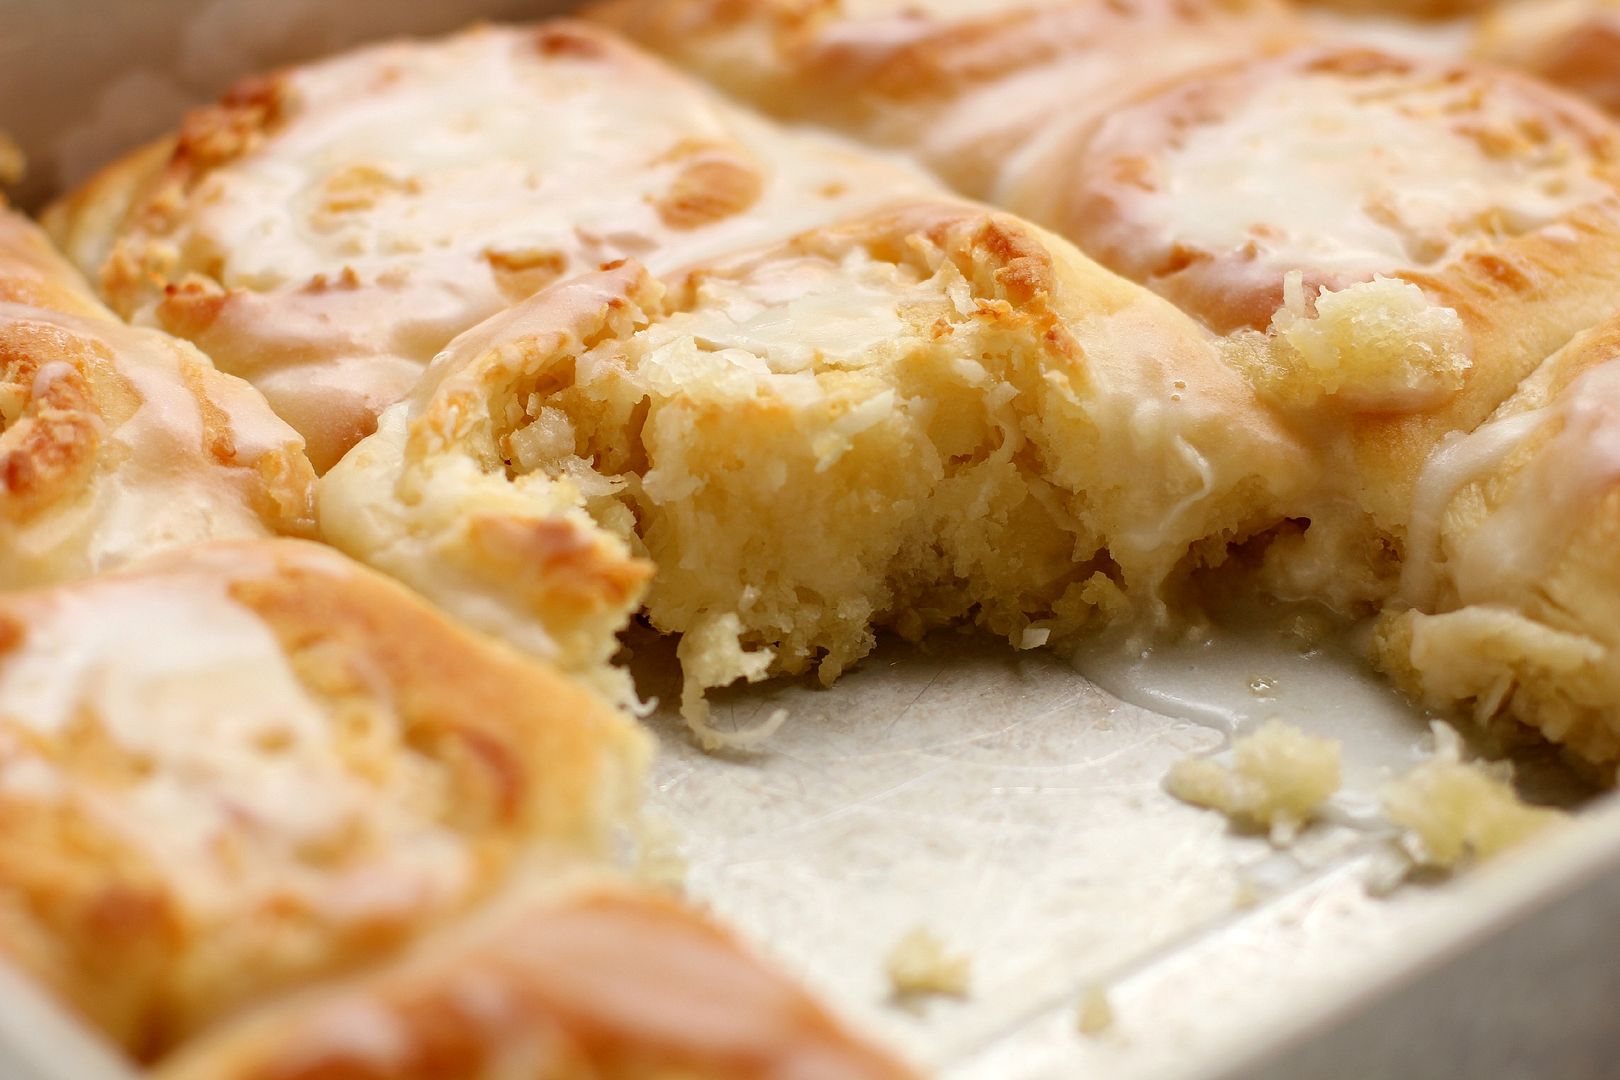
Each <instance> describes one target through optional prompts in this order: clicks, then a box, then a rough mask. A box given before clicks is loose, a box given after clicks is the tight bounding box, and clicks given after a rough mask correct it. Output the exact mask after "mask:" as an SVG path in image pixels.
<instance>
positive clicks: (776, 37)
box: [587, 0, 1304, 213]
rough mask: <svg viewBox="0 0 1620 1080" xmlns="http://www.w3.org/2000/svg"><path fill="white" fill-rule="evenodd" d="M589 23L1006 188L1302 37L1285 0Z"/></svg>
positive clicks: (606, 11) (675, 10)
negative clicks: (1119, 115)
mask: <svg viewBox="0 0 1620 1080" xmlns="http://www.w3.org/2000/svg"><path fill="white" fill-rule="evenodd" d="M587 15H588V16H589V17H590V18H593V19H596V20H599V21H601V22H604V23H606V24H608V25H610V26H612V27H613V28H615V29H616V30H619V31H621V32H623V33H625V34H627V35H629V36H630V37H632V38H634V39H636V40H638V41H640V42H641V43H642V44H644V45H647V46H648V47H649V48H651V49H653V51H655V52H658V53H661V54H663V55H666V56H669V57H671V58H672V59H674V60H676V61H677V62H678V63H679V64H681V65H682V66H683V67H686V68H689V69H690V70H692V71H694V72H697V73H698V74H700V75H702V76H703V77H704V78H706V79H708V80H710V81H712V82H713V83H715V84H716V85H718V86H720V87H723V88H724V89H726V90H729V91H731V92H732V93H733V94H735V95H736V96H738V97H740V98H741V99H743V100H744V101H747V102H749V103H750V104H753V105H755V106H757V107H759V108H762V109H764V110H765V111H766V112H768V113H770V114H772V115H774V116H777V117H781V118H784V119H790V120H809V121H814V122H816V123H819V124H823V125H827V126H830V127H834V128H837V129H839V130H841V131H844V132H847V133H849V134H851V135H855V136H857V137H858V138H860V139H862V140H863V141H865V142H869V143H874V144H877V145H880V146H886V147H891V148H894V149H897V150H901V151H905V152H906V153H908V154H910V155H912V156H913V157H915V158H916V159H917V160H919V161H921V162H923V163H924V164H926V165H927V166H928V167H929V168H931V169H933V170H934V171H935V172H936V173H938V174H939V175H940V176H941V177H943V178H944V179H945V180H946V181H948V182H949V183H950V184H952V185H953V186H954V187H956V188H957V189H958V190H960V191H962V192H964V193H966V194H968V195H971V196H974V197H975V198H982V199H988V200H990V201H991V202H996V203H1000V204H1001V205H1004V206H1006V207H1007V208H1008V209H1010V210H1014V211H1017V212H1020V213H1022V212H1023V211H1022V209H1021V208H1020V207H1019V206H1018V205H1017V204H1016V203H1013V202H1011V201H1009V200H1008V198H1007V193H1008V192H1009V191H1012V190H1015V189H1016V188H1017V187H1018V186H1019V179H1020V177H1021V175H1022V174H1023V172H1024V170H1025V168H1026V166H1027V163H1028V162H1029V161H1031V160H1034V159H1038V158H1039V157H1040V155H1041V152H1042V150H1043V148H1044V147H1045V146H1046V145H1048V144H1049V143H1053V142H1061V141H1062V140H1063V139H1064V138H1065V137H1066V136H1067V134H1068V133H1070V132H1073V131H1076V130H1080V129H1083V128H1084V127H1086V126H1088V125H1089V124H1090V122H1091V121H1093V120H1095V119H1096V118H1097V117H1099V116H1102V115H1104V114H1105V113H1106V112H1107V111H1108V110H1109V109H1110V108H1112V107H1113V106H1115V105H1117V104H1119V103H1120V102H1122V101H1124V100H1128V99H1129V98H1130V97H1132V96H1133V95H1135V94H1136V93H1139V92H1141V91H1143V90H1144V89H1147V88H1148V87H1151V86H1153V85H1154V84H1156V83H1158V82H1160V81H1162V80H1164V79H1167V78H1170V77H1171V76H1174V75H1176V74H1178V73H1180V72H1184V71H1187V70H1191V69H1193V68H1197V67H1201V66H1203V65H1205V64H1210V63H1215V62H1218V61H1222V60H1230V59H1233V58H1236V57H1245V56H1256V55H1264V54H1266V53H1269V52H1274V51H1277V50H1278V49H1280V48H1282V47H1285V46H1287V45H1291V44H1295V43H1297V42H1299V41H1301V40H1303V37H1304V30H1303V29H1302V27H1301V26H1300V25H1299V24H1298V23H1297V22H1296V21H1295V20H1294V19H1292V18H1291V17H1290V15H1289V10H1288V8H1287V6H1286V5H1285V4H1283V3H1281V2H1279V0H1058V2H1051V0H996V2H994V3H987V4H986V3H981V4H962V3H953V2H950V0H920V2H919V0H828V2H825V3H805V2H802V0H696V2H693V0H608V2H606V3H600V4H597V5H595V6H593V7H591V8H588V9H587Z"/></svg>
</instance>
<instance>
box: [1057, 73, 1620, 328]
mask: <svg viewBox="0 0 1620 1080" xmlns="http://www.w3.org/2000/svg"><path fill="white" fill-rule="evenodd" d="M1318 98H1319V99H1320V104H1319V105H1313V104H1311V103H1312V102H1313V100H1316V99H1318ZM1288 102H1298V103H1299V104H1298V105H1297V106H1295V107H1292V108H1291V107H1290V106H1289V105H1288V104H1287V103H1288ZM1328 124H1337V125H1339V128H1338V129H1329V128H1327V127H1326V125H1328ZM1408 126H1409V127H1411V128H1412V129H1413V130H1412V132H1411V134H1410V136H1408V135H1407V134H1406V132H1405V131H1404V130H1399V129H1401V128H1404V127H1408ZM1424 129H1426V131H1425V130H1424ZM1323 130H1341V134H1340V136H1339V144H1340V147H1341V150H1342V149H1343V147H1344V146H1347V145H1352V144H1353V145H1354V147H1355V149H1356V151H1357V157H1356V159H1355V160H1354V162H1353V163H1351V162H1347V163H1345V164H1344V166H1343V167H1342V168H1341V169H1338V171H1339V172H1340V173H1352V172H1353V173H1359V174H1361V175H1362V176H1364V177H1365V180H1362V179H1359V178H1358V179H1357V180H1354V181H1346V182H1343V183H1341V184H1340V185H1339V186H1338V187H1334V188H1329V189H1328V191H1327V194H1326V195H1323V194H1319V193H1318V192H1317V191H1316V190H1309V189H1311V188H1319V187H1322V186H1323V181H1324V179H1325V177H1324V176H1322V175H1319V173H1318V161H1320V160H1323V159H1324V158H1325V155H1326V151H1328V150H1331V144H1329V143H1327V142H1323V143H1321V144H1320V145H1319V144H1318V142H1317V140H1318V139H1320V138H1321V135H1320V132H1321V131H1323ZM1425 137H1426V138H1427V139H1428V140H1429V143H1430V145H1431V146H1433V145H1438V144H1446V143H1452V144H1454V146H1452V147H1451V148H1450V149H1449V150H1448V152H1449V153H1451V154H1452V155H1454V157H1455V160H1454V161H1450V162H1448V164H1450V165H1451V166H1452V169H1451V170H1450V172H1451V175H1448V176H1446V177H1445V178H1443V179H1442V178H1439V177H1431V176H1425V175H1423V174H1422V172H1421V171H1411V172H1407V171H1404V170H1407V169H1412V168H1414V167H1413V166H1408V165H1407V164H1406V159H1407V158H1411V157H1414V155H1415V153H1421V152H1422V149H1423V148H1422V146H1421V145H1420V144H1421V142H1422V140H1423V139H1424V138H1425ZM1207 140H1221V141H1223V142H1224V144H1225V145H1226V146H1228V147H1231V150H1230V151H1229V152H1230V153H1231V154H1232V155H1233V159H1234V160H1235V158H1236V157H1237V156H1241V155H1244V154H1253V155H1257V157H1258V160H1256V161H1253V162H1251V164H1252V165H1253V169H1254V172H1253V174H1251V175H1249V176H1247V177H1245V178H1242V179H1239V178H1237V177H1234V176H1232V175H1230V174H1229V172H1228V171H1219V172H1217V171H1214V170H1218V169H1221V167H1222V166H1224V165H1227V164H1229V161H1228V159H1227V158H1226V157H1224V156H1221V155H1220V152H1219V150H1212V149H1211V148H1208V147H1206V146H1205V145H1204V142H1205V141H1207ZM1402 140H1406V141H1402ZM1064 158H1065V159H1066V160H1065V162H1064V165H1063V167H1062V168H1060V169H1054V170H1053V171H1052V172H1050V173H1049V174H1047V175H1045V176H1043V177H1042V179H1043V181H1044V182H1045V184H1046V185H1047V189H1048V197H1049V198H1050V199H1052V200H1054V202H1053V205H1052V207H1051V209H1050V210H1049V211H1048V212H1047V213H1046V215H1045V216H1048V217H1050V218H1051V219H1052V223H1053V225H1054V227H1056V228H1057V229H1058V231H1060V232H1062V233H1064V235H1067V236H1069V237H1071V238H1073V239H1075V240H1076V241H1077V242H1078V243H1079V244H1080V245H1081V247H1082V248H1083V249H1085V250H1086V251H1087V252H1089V253H1091V254H1092V255H1094V256H1095V257H1097V258H1098V259H1100V260H1101V261H1102V262H1103V263H1105V264H1106V265H1109V266H1111V267H1113V268H1114V269H1116V270H1118V271H1119V272H1120V273H1123V274H1125V275H1126V276H1127V277H1130V278H1132V279H1133V280H1136V281H1142V282H1144V283H1147V284H1150V285H1151V286H1152V287H1153V288H1155V289H1156V290H1158V291H1159V292H1162V293H1163V294H1165V295H1166V296H1168V297H1169V298H1170V299H1172V300H1173V301H1175V302H1176V303H1178V304H1180V305H1181V306H1182V307H1183V308H1184V309H1186V310H1188V311H1190V312H1192V313H1193V314H1195V315H1197V316H1199V317H1200V318H1202V319H1204V320H1205V321H1206V322H1208V323H1209V324H1210V325H1211V326H1213V327H1215V328H1216V329H1217V330H1220V331H1222V332H1228V331H1231V330H1233V329H1237V328H1240V327H1249V328H1253V329H1262V328H1264V327H1265V326H1266V325H1267V324H1268V323H1269V322H1270V320H1271V316H1272V315H1273V313H1275V312H1276V311H1277V309H1278V308H1280V307H1281V306H1282V303H1283V281H1284V278H1285V276H1286V275H1287V274H1288V273H1290V272H1299V273H1301V274H1302V275H1303V282H1302V283H1303V285H1304V286H1305V288H1306V289H1307V290H1308V291H1309V292H1310V293H1312V294H1314V292H1316V291H1317V290H1320V289H1323V288H1327V289H1333V290H1338V289H1342V288H1344V287H1346V286H1347V285H1350V284H1353V283H1355V282H1358V281H1365V280H1368V279H1370V278H1371V277H1372V276H1373V275H1374V274H1375V273H1382V274H1386V275H1400V276H1418V275H1423V276H1424V278H1425V280H1424V281H1423V283H1424V284H1429V283H1430V282H1433V283H1434V284H1435V285H1438V286H1441V287H1443V286H1444V282H1445V279H1446V276H1447V273H1448V271H1449V269H1450V266H1451V264H1452V263H1453V262H1454V260H1455V259H1457V258H1458V257H1462V256H1471V257H1473V258H1474V259H1475V260H1476V261H1475V263H1474V265H1473V266H1471V267H1469V268H1468V269H1466V270H1464V271H1462V273H1461V276H1463V277H1473V276H1477V275H1478V274H1479V273H1485V274H1489V273H1491V272H1492V268H1493V264H1492V263H1491V262H1490V261H1489V260H1491V259H1492V258H1493V256H1496V255H1497V254H1498V253H1508V254H1507V259H1504V260H1501V261H1499V262H1497V263H1495V264H1494V265H1495V266H1500V267H1502V268H1503V269H1504V270H1506V271H1508V272H1511V268H1510V267H1508V266H1507V265H1506V263H1507V260H1510V259H1511V257H1512V256H1511V252H1512V250H1513V241H1514V240H1515V239H1517V238H1518V237H1519V236H1520V235H1522V234H1524V233H1526V232H1530V231H1534V230H1536V229H1538V228H1542V227H1545V226H1546V225H1548V224H1551V223H1552V222H1553V221H1556V220H1559V219H1561V218H1563V217H1565V216H1567V215H1568V214H1569V213H1573V212H1575V211H1577V210H1579V209H1580V208H1581V207H1582V206H1583V199H1582V198H1581V197H1580V196H1581V195H1582V194H1584V198H1585V199H1586V200H1591V201H1601V200H1603V199H1605V198H1607V199H1609V201H1611V202H1612V201H1613V200H1612V197H1613V196H1614V195H1615V193H1616V192H1620V130H1617V129H1616V128H1615V127H1614V125H1612V124H1610V123H1608V122H1607V121H1606V120H1605V119H1604V118H1603V117H1601V116H1599V115H1597V114H1596V113H1595V112H1593V111H1592V110H1590V109H1588V108H1585V107H1584V106H1583V105H1582V104H1581V103H1579V102H1577V101H1575V100H1573V99H1571V98H1569V97H1567V96H1565V95H1562V94H1558V93H1556V92H1553V91H1549V90H1547V89H1546V88H1545V87H1543V86H1541V85H1540V84H1537V83H1535V82H1534V81H1532V80H1528V79H1521V78H1517V77H1514V76H1511V75H1508V74H1505V73H1500V72H1495V71H1491V70H1490V69H1484V68H1471V67H1466V66H1460V65H1454V64H1441V63H1436V62H1433V61H1425V60H1414V59H1410V58H1406V57H1398V56H1394V55H1391V54H1387V53H1382V52H1378V51H1375V50H1371V49H1327V50H1307V51H1303V52H1297V53H1293V54H1290V55H1288V56H1285V57H1282V58H1280V59H1275V60H1264V61H1255V62H1248V63H1239V64H1233V65H1229V66H1226V67H1222V68H1218V69H1212V70H1208V71H1204V72H1200V73H1196V74H1193V75H1189V76H1187V77H1185V78H1183V79H1181V80H1179V81H1177V82H1175V83H1173V84H1170V85H1167V86H1166V87H1164V88H1163V89H1162V90H1160V91H1159V92H1157V93H1154V94H1151V95H1148V96H1146V97H1143V98H1142V99H1140V100H1138V101H1137V102H1135V103H1133V104H1131V105H1129V106H1127V107H1125V108H1123V109H1121V110H1119V111H1117V112H1115V113H1114V114H1112V115H1110V116H1109V117H1108V118H1107V119H1106V121H1104V122H1103V123H1101V124H1100V125H1098V126H1097V127H1096V128H1095V129H1093V130H1090V131H1087V132H1085V133H1084V134H1083V135H1082V136H1081V137H1080V138H1079V139H1078V140H1077V141H1076V142H1075V143H1074V145H1072V146H1071V147H1069V148H1068V149H1067V150H1066V151H1065V154H1064ZM1498 162H1501V163H1503V164H1502V165H1501V166H1498V164H1497V163H1498ZM1436 164H1439V162H1438V161H1435V162H1427V161H1426V162H1424V163H1423V165H1422V166H1419V167H1416V168H1417V169H1419V170H1420V169H1421V168H1423V167H1429V166H1431V165H1436ZM1327 167H1328V166H1326V165H1323V166H1321V168H1324V169H1325V168H1327ZM1465 170H1466V172H1465ZM1469 174H1472V175H1469ZM1465 176H1466V178H1467V180H1468V181H1469V182H1470V183H1472V184H1476V185H1479V186H1480V187H1482V188H1483V189H1484V191H1483V193H1482V196H1480V195H1473V194H1472V193H1471V192H1464V193H1463V194H1462V195H1454V196H1453V197H1454V198H1472V199H1475V200H1477V201H1478V202H1479V203H1480V205H1479V206H1477V207H1475V206H1473V205H1471V204H1470V205H1466V206H1462V207H1459V208H1456V209H1453V208H1452V207H1450V206H1446V205H1444V204H1443V203H1442V204H1441V205H1439V206H1436V205H1431V200H1434V199H1436V198H1438V193H1431V192H1429V191H1427V190H1424V189H1425V188H1426V187H1427V186H1428V185H1431V184H1436V183H1440V184H1444V183H1446V182H1452V181H1453V180H1457V181H1460V180H1462V179H1463V178H1464V177H1465ZM1329 182H1331V181H1329ZM1542 184H1545V185H1546V187H1547V188H1548V189H1549V190H1551V191H1556V190H1559V185H1563V186H1566V187H1567V186H1572V185H1583V184H1584V187H1579V188H1577V191H1576V192H1572V193H1571V196H1570V197H1569V198H1567V199H1565V200H1562V202H1563V204H1564V205H1563V206H1562V210H1563V212H1562V213H1559V212H1557V210H1556V209H1554V210H1553V211H1551V212H1545V211H1542V208H1541V207H1540V206H1539V205H1538V206H1537V207H1536V209H1535V210H1530V209H1528V208H1527V207H1528V206H1529V204H1530V203H1531V200H1532V199H1540V198H1541V197H1542V196H1543V192H1542V190H1541V185H1542ZM1205 185H1207V186H1208V190H1206V189H1205ZM1222 185H1225V186H1227V187H1228V188H1230V194H1229V195H1227V197H1225V198H1222V195H1223V192H1222V191H1221V190H1220V188H1221V186H1222ZM1414 189H1415V190H1414ZM1324 199H1325V200H1329V201H1323V200H1324ZM1341 200H1342V201H1341ZM1176 202H1180V203H1182V204H1183V207H1184V208H1185V209H1183V210H1178V208H1177V207H1176V206H1175V205H1174V203H1176ZM1318 202H1320V203H1322V205H1321V206H1320V207H1319V208H1315V207H1313V204H1314V203H1318ZM1547 202H1548V203H1549V204H1554V205H1555V206H1556V204H1558V203H1559V202H1560V200H1557V199H1555V198H1550V199H1547ZM1160 204H1169V205H1160ZM1296 207H1313V210H1317V211H1318V212H1320V213H1321V215H1322V216H1321V217H1320V218H1315V219H1313V218H1310V217H1306V216H1304V213H1303V212H1302V211H1297V210H1296V209H1295V208H1296ZM1611 211H1612V207H1611ZM1183 213H1184V214H1185V215H1186V216H1181V215H1182V214H1183ZM1611 216H1612V214H1611ZM1200 217H1201V218H1202V219H1203V220H1199V218H1200ZM1210 218H1213V219H1214V220H1213V221H1211V220H1209V219H1210ZM1525 219H1527V220H1525ZM1572 257H1578V256H1575V255H1574V253H1572ZM1499 283H1500V284H1503V285H1510V284H1512V283H1511V282H1510V281H1509V280H1508V279H1507V278H1506V276H1505V275H1504V276H1502V277H1501V279H1500V282H1499Z"/></svg>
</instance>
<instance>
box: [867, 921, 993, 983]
mask: <svg viewBox="0 0 1620 1080" xmlns="http://www.w3.org/2000/svg"><path fill="white" fill-rule="evenodd" d="M884 970H885V971H886V972H887V974H888V976H889V986H890V987H891V988H892V989H893V991H894V993H895V995H896V996H898V997H915V996H920V995H925V994H940V995H946V996H950V997H966V996H967V992H968V986H969V982H970V979H971V976H972V961H971V960H970V959H969V958H968V957H967V956H966V955H964V954H952V953H950V952H947V951H946V949H945V943H944V942H942V941H941V940H940V939H939V938H938V937H937V936H935V935H934V934H933V933H932V932H931V931H929V930H928V929H926V928H924V927H918V928H917V929H915V930H913V931H911V932H910V933H909V934H907V935H906V936H905V937H903V938H901V939H900V941H899V942H898V943H897V944H896V945H895V947H894V949H893V950H892V951H891V952H890V953H889V958H888V961H887V962H886V963H885V965H884Z"/></svg>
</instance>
